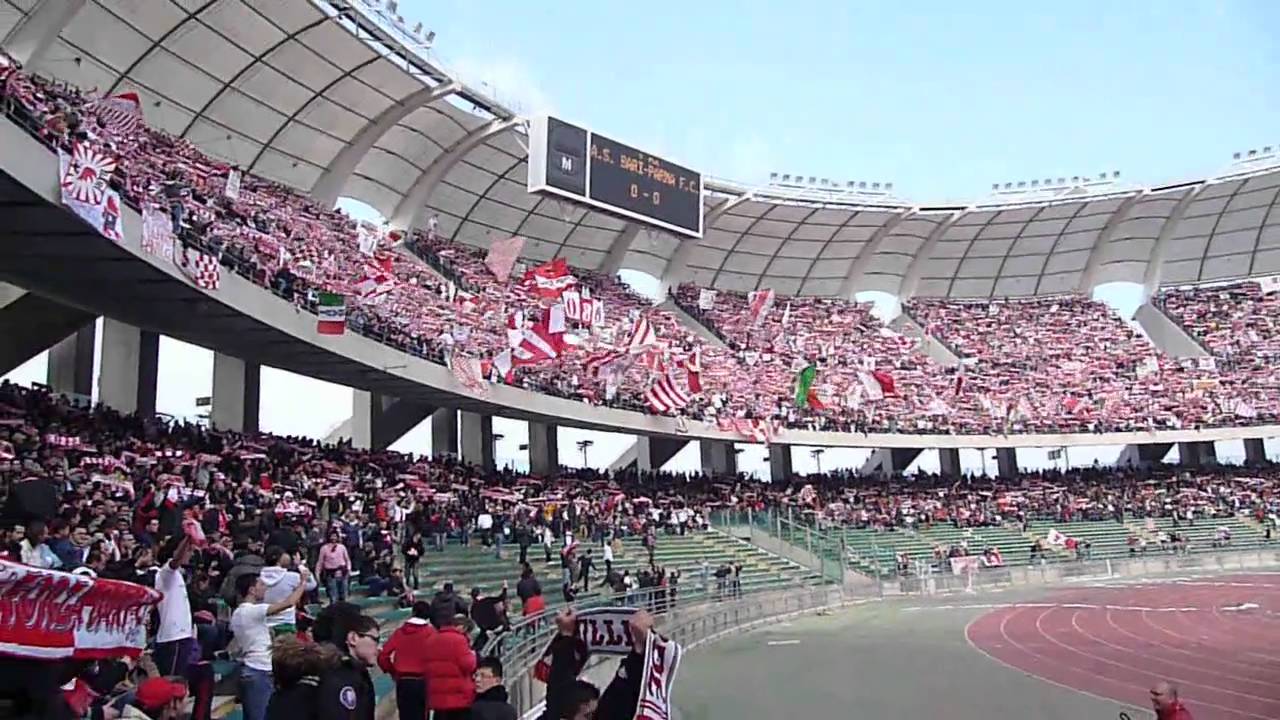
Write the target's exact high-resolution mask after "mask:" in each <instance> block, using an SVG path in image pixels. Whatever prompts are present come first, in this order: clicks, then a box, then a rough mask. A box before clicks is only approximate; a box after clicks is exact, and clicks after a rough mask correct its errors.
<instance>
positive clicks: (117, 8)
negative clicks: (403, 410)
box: [0, 0, 1280, 297]
mask: <svg viewBox="0 0 1280 720" xmlns="http://www.w3.org/2000/svg"><path fill="white" fill-rule="evenodd" d="M382 7H383V3H381V2H378V1H377V0H354V1H352V0H314V1H312V0H272V2H251V1H249V0H70V2H68V1H67V0H43V2H41V1H39V0H0V36H3V37H5V41H4V45H5V48H6V49H7V50H8V51H10V52H11V53H12V54H14V55H15V56H16V57H18V59H19V60H26V59H28V58H32V61H31V62H30V63H29V66H30V67H31V68H32V69H34V70H35V71H37V72H41V73H45V74H48V75H52V76H54V77H57V78H60V79H63V80H66V81H68V82H71V83H74V84H76V85H78V86H80V87H85V88H98V89H100V90H107V91H110V92H122V91H124V90H128V89H133V90H137V91H138V92H139V94H140V95H141V96H142V98H143V100H144V109H145V112H146V115H147V120H148V122H150V123H152V124H153V125H156V126H159V127H161V128H163V129H165V130H167V131H169V132H171V133H174V134H176V135H179V136H182V137H185V138H187V139H188V140H190V141H191V142H192V143H194V144H196V145H198V146H199V147H201V148H202V149H203V150H205V151H207V152H208V153H210V154H212V155H215V156H218V157H221V158H224V159H226V160H228V161H231V162H233V163H235V164H237V165H239V166H241V167H244V168H247V169H249V170H250V171H252V172H254V173H257V174H260V175H263V176H265V177H269V178H272V179H275V180H278V181H280V182H282V183H285V184H288V185H290V186H293V187H296V188H300V189H302V190H304V191H309V192H312V193H313V194H314V195H315V196H316V197H317V199H318V200H320V201H321V202H324V203H332V202H333V201H334V200H335V199H336V198H337V197H339V196H350V197H353V198H356V199H359V200H362V201H364V202H367V203H368V204H370V205H371V206H373V207H374V208H376V209H377V210H378V211H380V212H382V213H383V214H384V215H386V216H387V217H388V218H390V219H391V221H392V223H393V224H396V225H398V226H420V225H422V224H423V223H424V222H425V220H426V218H428V217H430V216H431V215H437V216H438V217H439V221H440V232H442V233H444V234H445V235H446V236H449V237H452V238H454V239H456V240H459V241H463V242H468V243H472V244H475V245H480V246H487V245H488V243H489V241H490V239H491V238H493V237H495V236H506V235H509V234H520V235H523V236H525V237H526V238H528V240H529V241H528V242H527V243H526V245H525V255H526V256H527V258H528V259H532V260H543V259H546V258H549V257H552V256H557V255H560V256H564V257H566V258H567V259H568V260H569V261H570V262H571V263H572V264H575V265H579V266H583V267H589V268H598V269H602V270H605V271H609V272H612V271H616V270H617V269H620V268H635V269H638V270H643V271H645V272H648V273H650V274H653V275H655V276H659V277H663V278H664V279H666V280H679V279H688V280H692V281H694V282H697V283H699V284H702V285H708V286H713V287H717V288H722V289H737V290H751V289H755V288H758V287H772V288H774V289H776V290H778V291H779V292H781V293H786V294H797V293H798V294H810V295H844V296H849V295H852V294H853V293H854V292H858V291H862V290H880V291H886V292H891V293H895V294H899V295H903V296H909V295H926V296H951V297H988V296H993V295H995V296H1004V295H1009V296H1019V295H1032V294H1051V293H1062V292H1072V291H1077V290H1079V291H1088V290H1089V289H1091V288H1092V287H1094V286H1095V285H1098V284H1101V283H1104V282H1110V281H1117V280H1125V281H1135V282H1143V283H1145V284H1146V285H1147V286H1148V287H1149V288H1151V287H1155V286H1157V285H1161V284H1166V285H1167V284H1183V283H1193V282H1202V281H1213V280H1223V279H1230V278H1236V277H1241V276H1246V275H1267V274H1275V273H1280V212H1273V209H1274V208H1275V207H1276V205H1277V202H1278V201H1280V171H1275V170H1274V169H1273V170H1270V171H1260V172H1255V173H1252V174H1244V175H1241V176H1238V177H1231V178H1226V179H1220V180H1213V181H1197V182H1191V183H1186V184H1183V185H1178V186H1173V187H1167V188H1155V189H1130V190H1124V191H1119V192H1111V193H1109V194H1107V193H1105V191H1104V194H1094V195H1090V196H1085V197H1081V196H1070V197H1059V198H1051V199H1047V200H1037V201H1028V200H1026V199H1023V200H1021V201H1019V200H1016V199H1014V200H1012V201H1010V200H1008V199H1006V200H1002V201H1000V202H992V203H988V204H983V203H979V204H975V205H970V206H956V207H940V208H932V207H929V206H919V205H911V204H907V203H901V202H896V201H886V200H868V199H866V198H857V197H852V196H849V197H843V198H842V197H837V196H831V197H829V198H822V197H814V196H811V195H810V196H800V195H797V194H796V193H791V192H787V191H785V190H781V189H778V188H766V189H753V188H747V187H742V186H737V185H734V184H732V183H724V182H707V183H706V188H707V190H708V192H707V194H706V203H707V222H706V233H705V236H704V237H703V239H702V240H701V241H699V242H696V243H695V242H692V241H681V240H677V239H676V238H675V237H672V236H670V235H667V234H663V233H654V232H650V231H648V230H642V229H640V228H639V227H636V226H632V225H628V224H627V223H626V222H625V221H622V220H619V219H616V218H614V217H611V216H608V215H605V214H602V213H599V212H596V211H587V210H585V209H582V208H577V207H569V206H562V205H561V204H560V203H558V202H556V201H553V200H549V199H543V198H540V197H537V196H531V195H529V194H528V193H527V192H526V189H525V174H526V165H525V155H526V151H525V143H524V138H523V136H522V132H523V127H522V125H521V122H520V118H519V117H517V116H516V114H515V113H513V112H511V111H510V110H508V109H506V108H505V107H503V106H502V105H501V104H499V103H497V102H495V101H493V100H492V99H491V98H488V97H486V95H485V94H484V93H480V92H477V91H475V90H474V89H473V88H469V87H467V86H466V85H465V84H463V83H461V82H458V81H456V80H455V79H453V78H452V77H451V76H450V75H449V73H448V72H446V71H445V70H443V69H442V68H440V67H439V66H438V65H436V64H433V63H432V62H431V61H429V60H428V59H426V57H425V54H423V53H420V52H418V51H417V50H416V49H415V45H421V42H420V41H416V40H415V38H414V37H413V35H412V33H409V32H407V31H406V30H404V28H403V27H402V26H397V25H396V24H395V23H392V22H387V21H386V18H385V17H383V16H381V15H380V14H379V13H378V12H377V10H378V9H380V8H382ZM77 8H78V11H76V12H68V9H70V10H76V9H77Z"/></svg>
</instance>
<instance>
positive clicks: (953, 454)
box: [938, 448, 964, 478]
mask: <svg viewBox="0 0 1280 720" xmlns="http://www.w3.org/2000/svg"><path fill="white" fill-rule="evenodd" d="M938 468H939V471H940V472H941V473H942V476H943V477H949V478H958V477H960V476H961V475H963V474H964V471H963V470H962V469H961V467H960V448H938Z"/></svg>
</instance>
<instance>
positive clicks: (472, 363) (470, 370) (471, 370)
mask: <svg viewBox="0 0 1280 720" xmlns="http://www.w3.org/2000/svg"><path fill="white" fill-rule="evenodd" d="M450 365H451V369H452V370H453V378H454V379H455V380H457V381H458V384H459V385H461V386H463V387H465V388H466V389H468V390H470V391H471V392H473V393H475V394H476V395H477V396H479V397H486V398H487V397H489V383H487V382H485V379H484V373H483V371H481V369H480V361H479V360H478V359H476V358H473V357H471V356H469V355H455V356H454V357H453V360H452V361H451V363H450Z"/></svg>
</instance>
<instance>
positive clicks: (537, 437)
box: [529, 421, 560, 477]
mask: <svg viewBox="0 0 1280 720" xmlns="http://www.w3.org/2000/svg"><path fill="white" fill-rule="evenodd" d="M559 469H560V428H559V427H558V426H556V425H552V424H550V423H540V422H532V421H530V422H529V472H531V473H533V474H534V475H541V476H543V477H549V476H551V475H554V474H555V473H556V471H557V470H559Z"/></svg>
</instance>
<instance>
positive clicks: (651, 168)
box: [529, 115, 702, 238]
mask: <svg viewBox="0 0 1280 720" xmlns="http://www.w3.org/2000/svg"><path fill="white" fill-rule="evenodd" d="M529 192H536V193H551V194H554V195H559V196H561V197H564V198H567V199H569V200H573V201H575V202H579V203H585V204H587V205H590V206H592V207H596V208H599V209H601V210H604V211H606V212H609V213H612V214H614V215H620V216H622V217H625V218H630V219H632V220H638V221H640V222H642V223H645V224H648V225H652V226H654V227H658V228H662V229H664V230H669V231H671V232H673V233H676V234H678V235H685V236H688V237H693V238H700V237H702V175H701V174H699V173H696V172H694V171H692V170H690V169H688V168H686V167H682V166H680V165H676V164H675V163H672V162H669V161H667V160H664V159H662V158H660V157H657V156H656V155H650V154H649V153H647V152H644V151H642V150H637V149H636V148H633V147H630V146H629V145H623V144H622V143H620V142H618V141H616V140H611V139H610V138H607V137H605V136H603V135H600V134H599V133H594V132H591V131H590V130H587V129H585V128H581V127H578V126H576V125H571V124H569V123H567V122H564V121H563V120H558V119H556V118H553V117H548V116H545V115H544V116H541V117H536V118H534V119H533V120H531V121H530V123H529Z"/></svg>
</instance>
